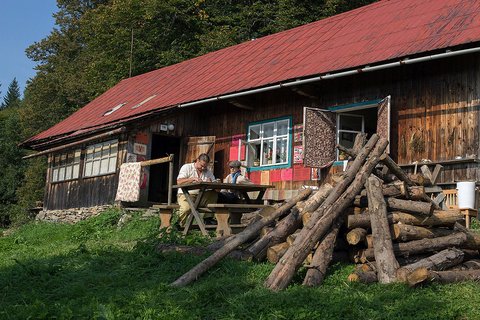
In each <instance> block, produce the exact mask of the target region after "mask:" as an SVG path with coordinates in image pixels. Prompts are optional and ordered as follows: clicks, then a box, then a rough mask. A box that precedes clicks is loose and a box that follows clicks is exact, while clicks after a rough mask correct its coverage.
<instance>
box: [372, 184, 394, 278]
mask: <svg viewBox="0 0 480 320" xmlns="http://www.w3.org/2000/svg"><path fill="white" fill-rule="evenodd" d="M366 187H367V195H368V203H369V205H368V212H369V214H370V221H371V224H372V235H373V250H374V255H375V261H376V263H377V277H378V282H380V283H391V282H394V281H395V280H396V272H397V269H398V268H399V267H400V265H399V264H398V262H397V260H396V259H395V254H394V253H393V246H392V237H391V234H390V227H389V224H388V219H387V204H386V203H385V199H384V197H383V194H382V184H381V180H380V179H378V178H377V177H375V176H373V175H372V176H371V177H370V178H368V180H367V183H366Z"/></svg>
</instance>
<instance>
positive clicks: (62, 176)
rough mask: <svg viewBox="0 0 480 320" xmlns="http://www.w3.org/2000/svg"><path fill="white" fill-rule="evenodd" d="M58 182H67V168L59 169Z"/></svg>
mask: <svg viewBox="0 0 480 320" xmlns="http://www.w3.org/2000/svg"><path fill="white" fill-rule="evenodd" d="M58 180H65V167H60V168H59V169H58Z"/></svg>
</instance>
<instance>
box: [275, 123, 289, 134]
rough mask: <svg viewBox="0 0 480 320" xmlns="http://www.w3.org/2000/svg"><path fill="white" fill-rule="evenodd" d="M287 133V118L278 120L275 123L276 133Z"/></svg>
mask: <svg viewBox="0 0 480 320" xmlns="http://www.w3.org/2000/svg"><path fill="white" fill-rule="evenodd" d="M286 134H288V120H285V121H279V122H278V123H277V135H278V136H281V135H286Z"/></svg>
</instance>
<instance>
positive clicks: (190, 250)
mask: <svg viewBox="0 0 480 320" xmlns="http://www.w3.org/2000/svg"><path fill="white" fill-rule="evenodd" d="M156 251H157V252H159V253H172V252H176V253H182V254H193V255H195V256H203V255H204V254H207V253H212V250H209V249H208V247H196V246H186V245H180V244H164V243H162V244H160V245H158V246H157V248H156ZM228 257H229V258H232V259H235V260H242V261H252V259H253V256H252V255H251V254H250V253H248V252H245V251H243V250H233V251H232V252H230V253H229V254H228Z"/></svg>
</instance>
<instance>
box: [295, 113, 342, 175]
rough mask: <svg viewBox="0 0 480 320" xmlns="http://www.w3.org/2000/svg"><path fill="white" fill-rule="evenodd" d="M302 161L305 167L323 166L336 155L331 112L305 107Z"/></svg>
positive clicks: (327, 164)
mask: <svg viewBox="0 0 480 320" xmlns="http://www.w3.org/2000/svg"><path fill="white" fill-rule="evenodd" d="M303 127H304V136H303V139H304V150H303V163H304V165H305V166H306V167H315V168H323V167H327V166H329V165H331V164H332V163H333V161H334V160H335V157H336V150H335V136H336V130H337V129H336V121H335V114H334V113H333V112H328V111H322V110H318V109H311V108H305V124H304V126H303Z"/></svg>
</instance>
